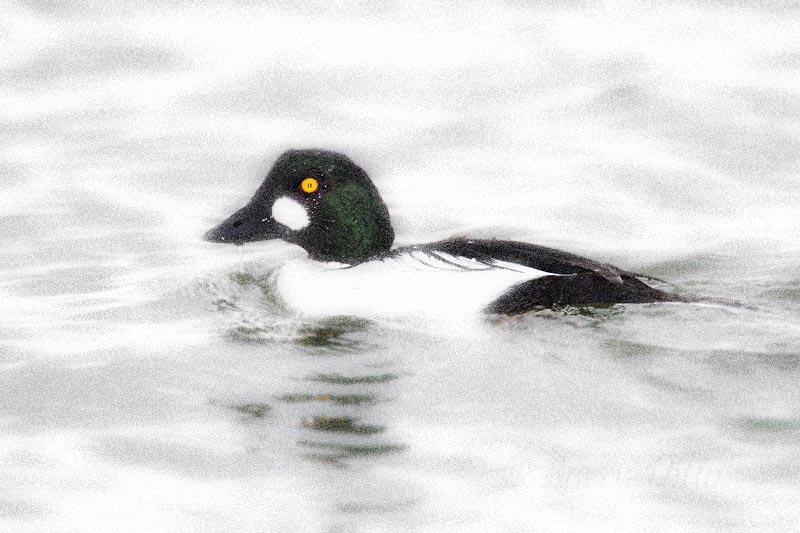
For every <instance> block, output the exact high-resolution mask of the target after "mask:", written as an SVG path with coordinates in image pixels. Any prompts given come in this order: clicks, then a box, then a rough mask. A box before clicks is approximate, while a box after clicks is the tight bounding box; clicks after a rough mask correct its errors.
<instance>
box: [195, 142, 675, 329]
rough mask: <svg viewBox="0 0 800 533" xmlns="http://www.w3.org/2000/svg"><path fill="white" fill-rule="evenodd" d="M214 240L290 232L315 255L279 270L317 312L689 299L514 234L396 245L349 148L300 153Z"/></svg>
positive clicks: (303, 305)
mask: <svg viewBox="0 0 800 533" xmlns="http://www.w3.org/2000/svg"><path fill="white" fill-rule="evenodd" d="M204 239H205V240H207V241H211V242H221V243H232V244H242V243H245V242H251V241H260V240H268V239H282V240H284V241H287V242H290V243H293V244H296V245H298V246H300V247H302V248H303V249H304V250H305V251H306V252H308V257H307V258H303V259H299V260H294V261H290V262H289V263H287V264H286V265H284V266H283V267H282V268H281V269H280V270H279V272H278V275H277V282H276V283H277V289H278V292H279V294H280V295H281V297H282V298H283V299H284V301H285V303H286V304H288V305H289V307H292V308H294V309H296V310H298V311H300V312H303V313H306V314H310V315H332V314H337V315H357V316H367V317H369V316H383V317H385V316H400V315H412V316H420V315H431V314H434V315H436V314H442V313H444V314H453V313H478V312H485V313H489V314H504V315H511V314H518V313H524V312H526V311H530V310H534V309H541V308H545V307H552V306H565V305H602V304H615V303H647V302H673V301H681V299H680V298H679V297H677V296H675V295H672V294H669V293H666V292H663V291H661V290H658V289H656V288H653V287H651V286H649V285H647V284H646V283H644V282H643V281H641V279H639V278H643V277H644V278H646V279H647V277H646V276H643V275H641V274H635V273H632V272H627V271H625V270H621V269H619V268H616V267H614V266H611V265H607V264H604V263H599V262H597V261H593V260H591V259H586V258H584V257H580V256H577V255H573V254H571V253H568V252H562V251H560V250H555V249H552V248H546V247H544V246H538V245H536V244H528V243H524V242H515V241H506V240H477V239H467V238H456V239H448V240H444V241H439V242H433V243H429V244H421V245H415V246H406V247H402V248H395V249H392V241H393V240H394V231H393V230H392V225H391V223H390V222H389V211H388V210H387V208H386V204H384V202H383V200H382V199H381V197H380V194H378V190H377V189H376V188H375V185H374V184H373V183H372V181H371V180H370V178H369V176H367V174H366V172H364V171H363V170H362V169H361V168H360V167H359V166H358V165H356V164H355V163H354V162H353V161H351V160H350V159H349V158H348V157H347V156H345V155H343V154H340V153H336V152H331V151H325V150H289V151H288V152H285V153H284V154H283V155H281V156H280V157H279V158H278V160H277V161H276V162H275V165H274V166H273V167H272V170H270V172H269V174H268V175H267V177H266V179H265V180H264V182H263V183H262V184H261V186H260V187H259V188H258V190H257V191H256V193H255V195H254V196H253V198H252V199H251V200H250V202H249V203H248V204H247V205H245V206H244V207H243V208H241V209H239V210H238V211H237V212H236V213H234V214H233V215H231V216H230V217H229V218H228V219H227V220H225V221H224V222H222V223H221V224H219V225H218V226H216V227H215V228H213V229H211V230H210V231H208V232H207V233H206V234H205V236H204Z"/></svg>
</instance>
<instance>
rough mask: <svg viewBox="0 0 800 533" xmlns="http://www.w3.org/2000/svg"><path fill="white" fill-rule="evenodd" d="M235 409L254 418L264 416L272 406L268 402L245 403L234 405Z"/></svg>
mask: <svg viewBox="0 0 800 533" xmlns="http://www.w3.org/2000/svg"><path fill="white" fill-rule="evenodd" d="M233 409H234V410H236V411H239V412H240V413H242V414H243V415H247V416H248V417H253V418H264V417H265V416H267V415H268V414H269V413H270V411H272V407H271V406H269V405H268V404H266V403H246V404H244V405H234V406H233Z"/></svg>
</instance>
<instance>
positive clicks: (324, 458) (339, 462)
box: [297, 440, 406, 467]
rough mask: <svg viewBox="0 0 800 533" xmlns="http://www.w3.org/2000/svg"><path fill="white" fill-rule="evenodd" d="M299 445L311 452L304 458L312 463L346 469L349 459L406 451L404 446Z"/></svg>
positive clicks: (324, 443) (318, 442) (311, 442)
mask: <svg viewBox="0 0 800 533" xmlns="http://www.w3.org/2000/svg"><path fill="white" fill-rule="evenodd" d="M297 444H298V445H299V446H301V447H303V448H307V449H308V450H309V451H308V452H307V453H303V454H302V456H303V457H305V458H306V459H310V460H312V461H317V462H321V463H326V464H331V465H334V466H338V467H345V466H346V461H347V460H348V459H354V458H360V457H373V456H383V455H387V454H393V453H399V452H401V451H403V450H405V449H406V447H405V445H403V444H336V443H331V442H320V441H312V440H301V441H298V442H297Z"/></svg>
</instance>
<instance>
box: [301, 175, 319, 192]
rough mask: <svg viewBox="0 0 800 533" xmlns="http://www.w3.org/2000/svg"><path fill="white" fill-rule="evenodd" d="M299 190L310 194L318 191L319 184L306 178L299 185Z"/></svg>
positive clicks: (313, 179) (312, 179)
mask: <svg viewBox="0 0 800 533" xmlns="http://www.w3.org/2000/svg"><path fill="white" fill-rule="evenodd" d="M300 188H301V189H303V192H306V193H309V194H311V193H312V192H314V191H316V190H317V189H319V182H318V181H317V180H316V179H315V178H306V179H304V180H303V181H302V182H301V183H300Z"/></svg>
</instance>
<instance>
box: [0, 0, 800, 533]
mask: <svg viewBox="0 0 800 533" xmlns="http://www.w3.org/2000/svg"><path fill="white" fill-rule="evenodd" d="M799 19H800V11H798V9H797V8H796V7H789V3H778V2H774V3H773V2H764V3H761V6H760V7H758V8H753V7H749V4H747V3H744V2H713V3H712V2H709V3H682V2H674V3H671V4H662V5H661V7H658V8H650V9H638V8H634V7H632V6H624V7H623V6H617V7H612V6H610V5H592V4H588V3H586V4H584V3H582V2H566V3H560V2H559V3H555V2H554V3H548V2H538V3H535V4H531V5H529V4H526V3H515V2H506V3H504V4H495V3H486V4H483V3H479V4H474V5H471V6H465V5H463V4H458V6H456V5H455V4H440V5H438V7H437V5H428V4H425V5H421V4H420V5H416V6H412V5H406V4H403V3H383V4H380V5H379V6H375V5H372V4H368V3H359V2H352V3H344V4H340V5H336V7H331V5H329V3H327V2H314V1H306V2H301V3H296V4H281V5H278V6H272V7H267V6H261V5H259V4H256V3H253V4H250V3H246V2H242V3H236V2H229V3H223V2H220V3H214V4H212V5H210V6H202V5H200V4H197V3H190V4H181V3H178V2H174V3H147V4H139V3H137V4H136V7H134V5H133V4H130V6H129V7H126V6H122V5H114V4H108V3H93V2H75V3H60V2H51V3H47V2H39V1H37V2H30V3H24V2H17V3H11V4H8V5H7V7H6V11H5V13H4V16H3V17H2V19H1V20H0V49H2V50H3V51H4V52H5V53H4V54H3V55H2V56H0V188H1V190H0V250H2V252H1V253H0V380H1V382H0V385H1V387H0V428H2V431H1V432H0V465H2V468H0V487H2V490H0V529H2V530H3V531H115V530H116V531H120V530H126V531H127V530H133V531H199V530H203V531H223V530H225V531H230V530H241V531H282V530H302V531H359V530H363V531H374V530H390V531H408V530H430V531H465V530H495V531H496V530H512V531H529V530H543V531H554V530H572V531H587V530H614V531H621V530H631V531H641V530H644V529H647V530H657V531H675V530H789V529H793V528H795V527H797V524H798V523H800V511H798V509H800V469H799V468H798V463H797V457H798V453H800V445H799V444H798V441H799V439H798V437H800V392H798V391H800V389H798V386H797V384H798V378H800V273H799V272H800V253H798V252H800V240H799V239H798V236H797V226H798V221H800V217H798V205H800V204H799V203H800V184H799V183H798V171H799V170H800V169H799V168H798V156H799V155H800V90H799V89H798V87H800V54H798V50H800V48H798V46H799V45H800V34H798V32H797V28H798V27H800V20H799ZM310 146H313V147H324V148H331V149H339V150H344V151H346V152H347V153H348V154H349V155H350V156H351V157H353V158H354V159H355V160H356V161H357V162H358V163H360V164H361V165H362V166H363V167H364V168H365V169H366V170H367V171H368V172H369V173H370V174H371V175H372V176H373V177H374V179H375V181H376V184H377V186H378V188H379V189H380V190H381V192H382V194H383V195H384V197H385V198H386V199H387V203H388V204H389V207H390V211H391V212H392V217H393V222H394V224H395V229H396V233H397V235H398V243H400V244H407V243H414V242H424V241H427V240H432V239H436V238H441V237H445V236H449V235H456V234H471V235H476V236H497V237H504V238H515V239H521V240H528V241H533V242H538V243H541V244H546V245H551V246H557V247H560V248H564V249H567V250H570V251H573V252H578V253H583V254H586V255H589V256H591V257H594V258H597V259H600V260H603V261H608V262H611V263H614V264H616V265H618V266H621V267H624V268H629V269H632V270H636V271H644V272H647V273H649V274H652V275H655V276H659V277H662V278H666V279H668V280H669V281H670V282H672V283H674V284H675V285H676V286H678V287H679V288H680V290H681V291H683V292H685V293H689V294H696V295H702V296H709V297H713V298H717V299H720V300H725V301H733V302H738V304H736V305H727V304H716V303H708V304H692V305H682V304H681V305H679V304H664V305H641V306H618V307H614V308H608V309H596V310H590V309H566V310H560V311H547V312H541V313H536V314H529V315H526V316H524V317H517V318H513V319H505V320H499V321H495V320H487V321H482V322H476V323H472V324H446V323H445V324H432V325H429V326H427V327H420V325H419V324H414V323H404V322H384V321H377V320H374V319H371V317H356V318H353V317H351V318H342V317H335V318H331V319H329V320H322V321H309V320H306V319H304V318H303V317H300V316H296V315H294V314H292V313H291V312H290V311H289V310H287V309H284V308H283V307H281V305H280V302H279V299H278V298H276V295H275V292H274V289H273V287H272V285H271V284H270V273H271V272H272V270H273V269H274V268H275V266H276V265H279V264H280V263H281V262H282V261H283V260H285V259H286V258H287V257H289V256H294V255H297V254H298V253H299V252H298V251H297V250H296V249H293V248H292V247H291V246H289V245H284V244H279V243H264V244H257V245H248V246H245V247H239V248H234V247H225V246H217V245H212V244H209V243H204V242H202V241H201V240H200V238H199V237H200V235H202V233H203V231H204V230H206V229H208V228H209V227H210V226H211V225H213V224H214V223H216V222H218V221H219V220H220V219H221V218H223V217H224V216H226V215H227V214H229V213H230V212H231V211H232V209H234V208H236V207H238V206H239V205H241V203H242V202H243V201H244V200H246V199H247V198H248V197H249V196H250V194H252V192H253V191H254V189H255V187H256V186H257V185H258V184H259V183H260V180H261V178H262V176H263V175H264V173H265V171H266V169H268V168H269V166H270V165H271V163H272V161H273V160H274V158H275V157H276V156H277V155H278V154H279V153H280V152H281V151H282V150H283V149H285V148H288V147H310Z"/></svg>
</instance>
